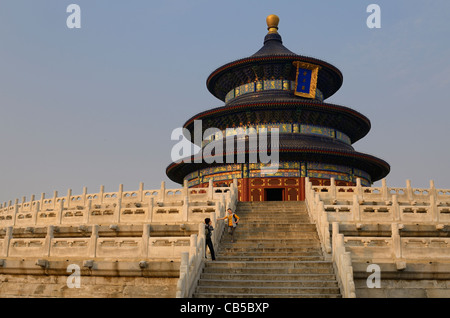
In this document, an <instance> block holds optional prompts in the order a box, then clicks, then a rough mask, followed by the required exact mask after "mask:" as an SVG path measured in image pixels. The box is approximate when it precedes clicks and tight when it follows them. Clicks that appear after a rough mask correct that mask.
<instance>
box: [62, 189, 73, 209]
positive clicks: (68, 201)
mask: <svg viewBox="0 0 450 318" xmlns="http://www.w3.org/2000/svg"><path fill="white" fill-rule="evenodd" d="M71 196H72V189H68V190H67V198H66V201H67V208H70V197H71ZM61 201H62V200H61Z"/></svg>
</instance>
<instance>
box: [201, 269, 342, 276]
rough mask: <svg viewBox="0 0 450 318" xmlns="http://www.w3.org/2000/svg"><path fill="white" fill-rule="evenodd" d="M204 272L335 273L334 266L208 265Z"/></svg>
mask: <svg viewBox="0 0 450 318" xmlns="http://www.w3.org/2000/svg"><path fill="white" fill-rule="evenodd" d="M204 273H216V274H227V275H229V274H270V275H279V274H334V270H333V268H318V267H305V268H269V267H266V268H244V267H240V268H222V267H206V268H205V269H204Z"/></svg>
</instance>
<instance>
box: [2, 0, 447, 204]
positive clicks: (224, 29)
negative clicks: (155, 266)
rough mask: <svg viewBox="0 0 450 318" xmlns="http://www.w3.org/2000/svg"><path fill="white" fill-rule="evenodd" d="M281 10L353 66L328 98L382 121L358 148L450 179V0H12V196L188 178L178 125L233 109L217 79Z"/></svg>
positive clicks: (303, 36) (284, 22)
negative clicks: (181, 166)
mask: <svg viewBox="0 0 450 318" xmlns="http://www.w3.org/2000/svg"><path fill="white" fill-rule="evenodd" d="M70 4H77V5H78V6H79V7H80V9H81V14H80V18H81V19H80V21H81V25H80V26H81V28H68V26H67V23H66V22H67V18H68V17H69V15H70V14H71V13H70V12H69V13H68V12H67V7H68V6H69V5H70ZM370 4H377V5H378V6H379V7H380V13H381V14H380V19H381V28H368V26H367V23H366V21H367V18H368V17H369V15H370V14H371V13H370V12H369V13H368V12H367V7H368V6H369V5H370ZM270 14H276V15H278V16H279V18H280V23H279V30H278V31H279V34H280V35H281V36H282V38H283V44H284V45H285V46H286V47H287V48H288V49H289V50H291V51H293V52H295V53H297V54H301V55H306V56H312V57H316V58H319V59H322V60H324V61H327V62H328V63H331V64H333V65H334V66H336V67H337V68H339V69H340V70H341V72H342V74H343V77H344V82H343V85H342V87H341V89H340V90H339V91H338V92H337V93H336V94H335V95H333V96H331V97H330V98H328V99H327V100H326V101H327V102H329V103H334V104H338V105H343V106H346V107H350V108H352V109H354V110H356V111H358V112H360V113H362V114H363V115H365V116H366V117H368V118H369V119H370V121H371V124H372V126H371V130H370V132H369V133H368V134H367V135H366V136H365V137H364V138H363V139H361V140H359V141H358V142H356V143H355V144H353V147H354V148H355V150H356V151H359V152H363V153H367V154H371V155H374V156H376V157H379V158H381V159H383V160H385V161H387V162H388V163H389V164H390V165H391V172H390V173H389V175H388V176H387V177H386V182H387V185H388V186H390V187H404V186H405V184H406V180H407V179H409V180H411V183H412V186H413V187H425V188H426V187H429V184H430V180H433V181H434V183H435V186H436V187H437V188H446V189H448V188H450V167H449V163H450V144H449V137H450V124H449V120H450V107H449V106H450V105H449V97H450V41H449V40H448V39H449V37H450V23H449V21H448V17H449V16H450V2H449V1H447V0H433V1H431V0H421V1H418V0H395V1H392V0H370V1H364V0H341V1H331V0H330V1H300V0H296V1H288V0H280V1H265V0H258V1H256V0H255V1H250V0H240V1H236V0H229V1H211V0H209V1H207V0H189V1H188V0H184V1H182V0H161V1H156V0H132V1H125V0H123V1H117V0H70V1H66V0H0V202H6V201H9V200H13V201H14V200H15V199H16V198H19V199H20V200H21V199H22V197H23V196H25V197H26V198H27V200H28V199H29V198H30V196H31V195H32V194H34V195H36V196H37V197H38V198H40V194H41V193H45V194H46V196H52V195H53V192H54V191H58V193H59V194H60V195H65V194H66V193H67V190H68V189H72V191H73V193H74V194H80V193H82V189H83V187H87V189H88V192H90V193H96V192H98V191H99V189H100V186H101V185H104V186H105V191H108V192H113V191H118V189H119V185H120V184H123V186H124V190H125V191H131V190H136V189H138V187H139V183H140V182H143V183H144V188H145V189H157V188H159V187H160V186H161V181H165V183H166V187H167V188H178V187H179V185H178V184H175V183H173V182H172V181H170V180H169V179H168V178H167V176H166V174H165V170H166V167H167V166H168V165H169V164H170V163H171V149H172V147H173V146H174V145H175V144H176V143H177V141H174V140H171V133H172V131H173V130H174V129H176V128H179V127H182V125H183V124H184V123H185V122H186V120H187V119H189V118H191V117H192V116H193V115H195V114H197V113H199V112H202V111H205V110H208V109H211V108H215V107H220V106H223V102H222V101H220V100H218V99H217V98H215V97H214V96H212V95H211V94H210V93H209V92H208V90H207V89H206V79H207V77H208V76H209V74H210V73H211V72H212V71H214V70H215V69H216V68H218V67H220V66H222V65H224V64H226V63H228V62H231V61H233V60H236V59H240V58H244V57H247V56H250V55H252V54H253V53H255V52H256V51H258V50H259V49H260V48H261V47H262V45H263V39H264V36H265V35H266V33H267V26H266V22H265V20H266V17H267V16H268V15H270ZM380 184H381V183H380V182H379V181H378V182H376V183H375V184H374V186H379V185H380Z"/></svg>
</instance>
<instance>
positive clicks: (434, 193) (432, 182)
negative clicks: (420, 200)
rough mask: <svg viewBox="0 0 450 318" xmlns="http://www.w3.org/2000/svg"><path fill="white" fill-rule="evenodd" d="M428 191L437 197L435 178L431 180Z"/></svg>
mask: <svg viewBox="0 0 450 318" xmlns="http://www.w3.org/2000/svg"><path fill="white" fill-rule="evenodd" d="M428 193H429V194H432V195H434V197H435V198H437V190H436V187H435V186H434V180H430V190H429V191H428Z"/></svg>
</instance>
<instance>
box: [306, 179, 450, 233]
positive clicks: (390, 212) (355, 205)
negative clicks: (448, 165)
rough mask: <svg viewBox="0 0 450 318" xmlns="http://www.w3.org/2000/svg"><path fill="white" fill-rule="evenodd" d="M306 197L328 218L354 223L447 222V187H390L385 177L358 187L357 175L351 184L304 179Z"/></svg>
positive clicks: (439, 224)
mask: <svg viewBox="0 0 450 318" xmlns="http://www.w3.org/2000/svg"><path fill="white" fill-rule="evenodd" d="M316 197H318V198H316ZM306 198H307V199H306V200H307V203H309V205H311V204H313V202H315V203H314V204H315V205H322V204H323V208H324V210H325V212H326V215H327V220H328V222H335V221H336V222H340V223H342V222H347V223H354V224H361V223H365V224H371V223H375V224H379V223H386V224H390V223H392V222H398V223H420V224H422V225H433V226H435V227H436V228H437V229H442V228H443V227H444V226H446V225H450V190H447V189H436V188H435V187H434V182H433V181H431V182H430V188H428V189H423V188H412V187H411V182H410V181H409V180H408V181H407V186H406V188H389V187H387V186H386V182H385V180H382V187H361V183H360V179H357V185H356V186H354V187H348V186H345V187H344V186H343V187H340V186H336V185H335V182H334V179H331V185H330V186H313V185H312V184H311V183H310V182H307V183H306Z"/></svg>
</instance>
